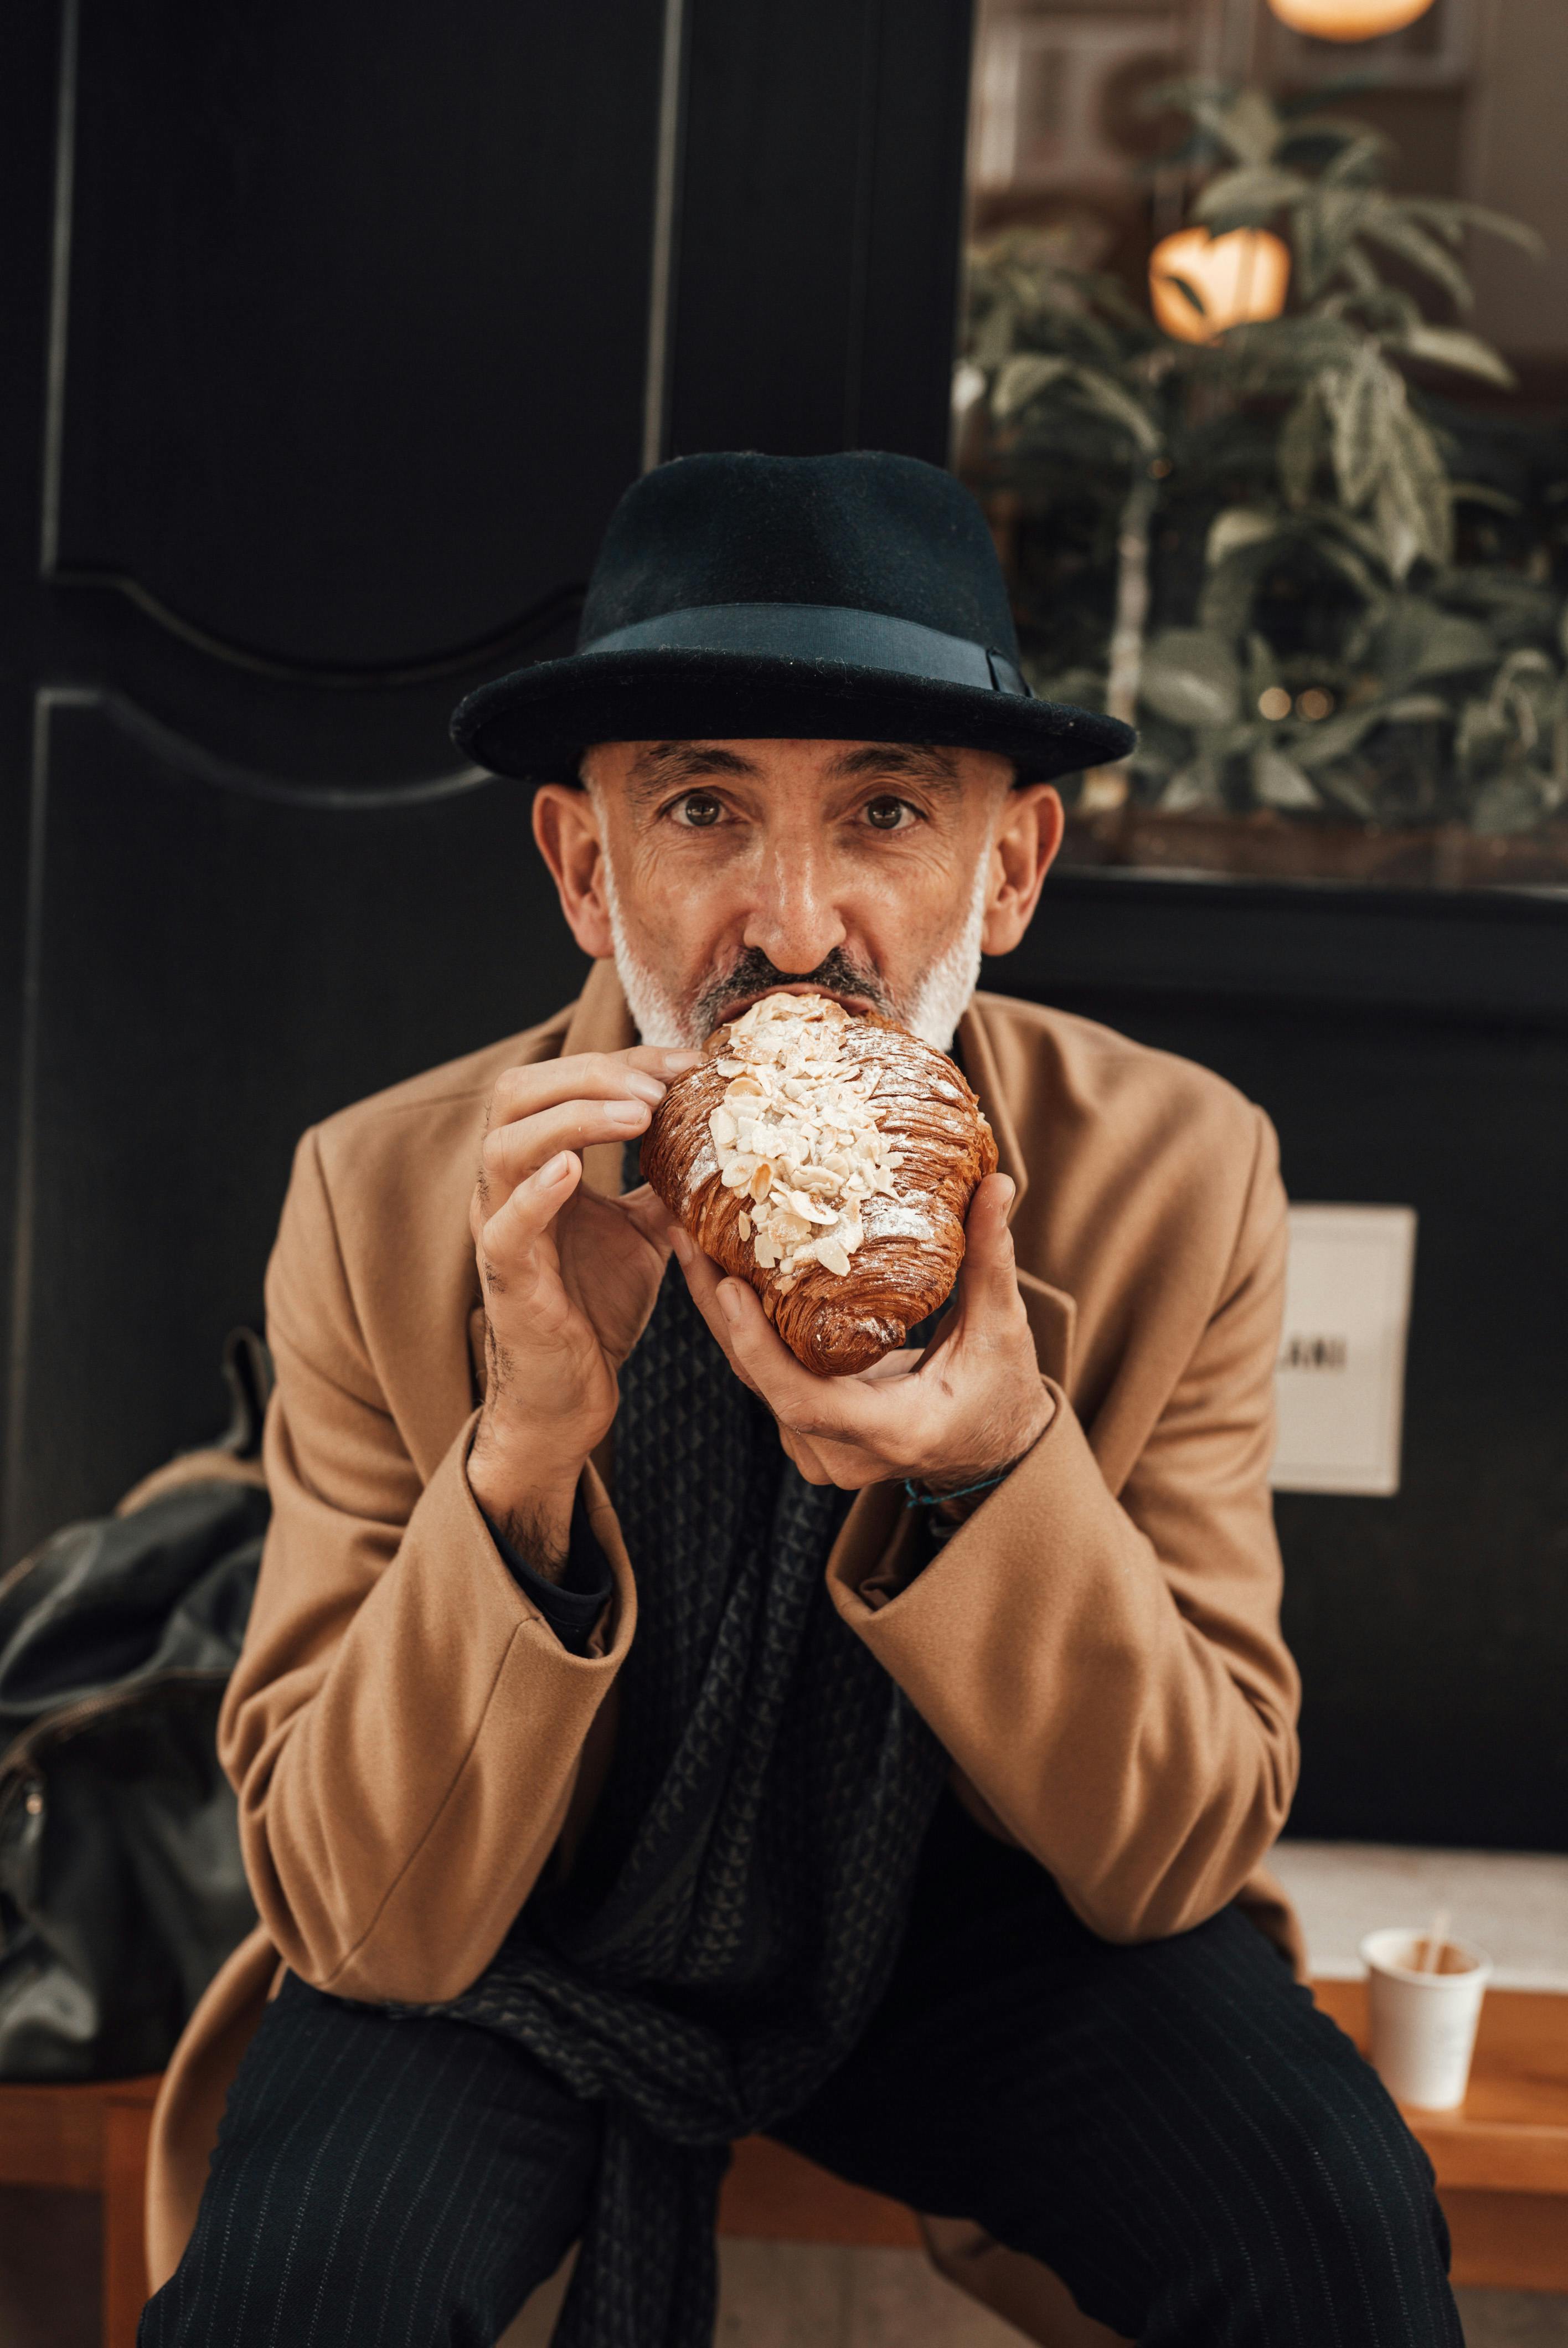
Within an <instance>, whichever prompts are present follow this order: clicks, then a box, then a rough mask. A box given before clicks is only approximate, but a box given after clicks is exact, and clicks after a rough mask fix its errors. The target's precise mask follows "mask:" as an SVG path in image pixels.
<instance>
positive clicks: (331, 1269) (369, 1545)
mask: <svg viewBox="0 0 1568 2348" xmlns="http://www.w3.org/2000/svg"><path fill="white" fill-rule="evenodd" d="M267 1334H268V1338H269V1341H270V1343H271V1345H272V1353H273V1356H274V1358H275V1361H276V1364H277V1373H278V1383H277V1391H276V1394H275V1395H274V1397H273V1401H272V1407H271V1411H270V1414H269V1417H268V1424H267V1437H266V1467H267V1480H268V1483H269V1485H270V1487H271V1489H272V1505H273V1514H272V1526H271V1529H270V1531H269V1534H268V1538H267V1544H266V1550H265V1553H264V1555H263V1558H262V1562H261V1578H260V1581H259V1583H258V1587H257V1592H256V1602H255V1608H254V1611H253V1613H252V1616H251V1624H250V1629H249V1632H248V1633H247V1636H246V1641H245V1646H244V1652H243V1653H242V1654H241V1658H240V1662H239V1664H238V1666H237V1668H236V1670H235V1673H234V1675H233V1678H232V1680H231V1683H230V1685H229V1689H228V1693H227V1695H226V1698H225V1702H224V1705H223V1711H222V1715H221V1718H220V1724H219V1749H220V1756H221V1758H222V1762H223V1766H224V1767H225V1768H226V1769H227V1771H228V1773H229V1775H230V1776H231V1779H232V1781H233V1783H234V1786H235V1787H236V1789H237V1791H238V1794H239V1797H240V1826H241V1839H242V1843H243V1847H244V1853H245V1863H246V1869H247V1872H248V1874H249V1877H250V1881H251V1890H252V1893H253V1895H254V1897H255V1900H256V1904H257V1907H258V1908H259V1910H261V1917H262V1920H263V1921H264V1922H265V1923H266V1925H267V1927H268V1929H269V1931H271V1933H272V1939H273V1941H275V1943H276V1945H277V1947H278V1950H279V1952H281V1954H282V1957H283V1958H284V1960H285V1961H286V1962H287V1963H288V1964H289V1965H290V1966H291V1968H292V1970H293V1971H294V1972H298V1973H300V1974H301V1975H302V1977H303V1978H304V1979H305V1980H306V1981H308V1982H313V1983H314V1984H315V1985H316V1986H317V1987H319V1988H322V1989H328V1990H333V1991H335V1992H336V1993H339V1994H340V1995H343V1996H346V1997H358V1998H365V1999H372V2000H399V1999H405V2000H408V2001H411V2002H425V2001H433V2000H437V1999H444V1998H447V1997H453V1996H456V1994H457V1993H458V1992H459V1991H461V1990H462V1989H464V1988H466V1985H467V1984H468V1982H470V1981H472V1980H473V1979H474V1977H475V1976H476V1975H477V1973H479V1972H482V1971H483V1969H484V1967H485V1965H486V1964H487V1962H489V1959H490V1957H491V1956H492V1955H493V1954H494V1952H495V1950H496V1949H497V1946H498V1945H499V1943H500V1941H501V1939H502V1936H503V1935H504V1933H505V1931H506V1930H507V1925H508V1924H509V1923H510V1922H511V1920H512V1918H513V1916H514V1915H515V1914H516V1912H517V1910H518V1907H519V1906H520V1904H521V1903H522V1901H523V1900H524V1899H525V1898H526V1897H527V1894H528V1890H530V1888H531V1887H532V1885H533V1883H534V1881H535V1879H536V1878H537V1877H538V1873H539V1870H540V1869H541V1868H542V1866H543V1864H544V1861H545V1859H546V1858H547V1857H548V1853H549V1851H550V1849H551V1848H552V1846H553V1844H554V1843H555V1840H556V1838H557V1836H558V1835H559V1831H560V1829H561V1826H562V1824H563V1822H564V1820H565V1818H566V1814H567V1811H568V1808H569V1804H570V1801H571V1797H572V1792H573V1787H574V1785H575V1782H576V1777H577V1774H578V1769H579V1760H580V1756H581V1753H582V1748H583V1742H584V1739H585V1737H586V1735H587V1734H588V1732H589V1726H590V1725H591V1723H592V1721H593V1719H594V1716H595V1715H596V1713H597V1712H598V1710H599V1707H600V1704H601V1702H602V1700H603V1698H604V1695H605V1694H606V1692H607V1690H608V1689H609V1687H610V1684H611V1682H612V1681H613V1679H614V1677H615V1674H616V1673H617V1671H618V1670H619V1668H620V1662H621V1659H622V1657H623V1656H624V1654H625V1653H626V1649H627V1646H628V1645H629V1643H630V1637H631V1632H632V1629H633V1626H634V1617H635V1600H634V1598H633V1595H632V1591H631V1585H630V1570H629V1569H628V1566H627V1562H626V1553H625V1550H624V1548H623V1546H622V1544H621V1541H620V1533H619V1529H617V1527H616V1525H615V1520H614V1517H613V1513H612V1511H611V1510H610V1507H609V1504H608V1501H607V1500H606V1499H605V1497H604V1493H603V1488H602V1487H601V1486H600V1484H599V1482H598V1479H597V1478H594V1477H593V1476H592V1474H591V1470H590V1471H589V1475H588V1478H587V1483H588V1490H587V1494H586V1498H587V1501H588V1507H589V1516H590V1519H591V1521H592V1523H593V1529H594V1531H595V1532H596V1534H597V1535H598V1537H599V1540H600V1545H601V1547H602V1548H603V1549H604V1550H605V1552H606V1554H607V1556H608V1557H609V1558H610V1563H611V1567H612V1569H613V1570H614V1574H615V1580H616V1586H617V1601H616V1603H615V1605H614V1607H613V1608H612V1612H611V1617H610V1620H611V1622H612V1624H613V1634H612V1636H610V1639H609V1642H608V1647H607V1652H605V1653H602V1654H597V1655H595V1654H589V1655H584V1656H578V1655H574V1654H571V1653H569V1652H568V1650H567V1649H566V1648H565V1647H564V1646H563V1645H562V1644H561V1643H560V1641H559V1639H558V1638H557V1637H556V1635H555V1633H554V1632H553V1631H551V1630H550V1629H549V1628H548V1625H547V1624H546V1623H545V1622H543V1621H542V1620H541V1619H540V1617H539V1615H538V1612H537V1611H536V1610H535V1609H534V1608H533V1607H532V1606H531V1605H530V1604H529V1603H528V1600H527V1598H526V1596H525V1595H524V1593H523V1591H521V1590H520V1589H519V1587H518V1582H517V1581H516V1580H515V1579H514V1577H513V1576H512V1575H511V1574H510V1573H509V1572H508V1571H507V1568H506V1566H505V1565H504V1563H503V1562H502V1560H501V1559H500V1557H499V1556H498V1555H497V1550H496V1546H495V1543H494V1541H493V1540H491V1538H490V1535H489V1531H488V1529H487V1525H486V1523H485V1520H484V1518H483V1516H482V1515H481V1513H480V1511H479V1509H478V1507H477V1503H476V1501H475V1499H474V1497H473V1495H472V1493H471V1492H470V1490H469V1488H468V1480H467V1474H466V1459H467V1452H468V1445H469V1441H470V1439H471V1437H472V1433H473V1421H472V1420H470V1421H469V1423H468V1424H467V1425H466V1426H465V1427H464V1428H463V1429H462V1431H461V1433H460V1434H459V1435H458V1437H457V1438H456V1440H455V1442H454V1443H453V1445H452V1447H451V1448H450V1450H449V1451H448V1452H447V1453H446V1457H445V1458H444V1459H442V1460H441V1462H440V1464H439V1465H438V1466H437V1468H436V1470H435V1472H434V1473H433V1474H432V1476H431V1477H430V1479H429V1481H428V1483H426V1484H425V1485H424V1486H423V1488H422V1487H421V1483H420V1478H419V1476H418V1474H417V1472H416V1471H415V1466H414V1463H413V1461H412V1459H411V1458H410V1457H409V1455H408V1452H407V1450H406V1448H405V1446H404V1443H403V1441H402V1438H401V1437H400V1436H399V1433H398V1430H397V1427H396V1426H395V1423H394V1421H393V1418H392V1416H391V1415H390V1413H389V1411H388V1409H387V1407H386V1404H385V1401H384V1396H383V1395H382V1394H381V1392H380V1390H379V1388H378V1386H377V1383H376V1379H375V1376H374V1372H373V1370H372V1367H371V1364H370V1361H369V1358H368V1355H367V1352H366V1348H365V1345H364V1338H363V1334H362V1333H361V1330H360V1327H359V1324H358V1320H357V1316H356V1314H355V1312H354V1304H353V1300H352V1296H351V1293H350V1289H349V1283H348V1281H347V1279H346V1277H345V1275H344V1272H343V1262H342V1258H341V1255H340V1252H339V1249H338V1242H337V1236H336V1231H335V1228H334V1224H333V1213H332V1205H331V1200H330V1198H329V1195H328V1190H327V1185H326V1181H325V1178H324V1175H323V1169H322V1163H321V1156H320V1151H319V1148H318V1146H317V1142H316V1139H315V1137H314V1136H313V1134H307V1135H306V1136H305V1138H304V1139H303V1141H302V1143H301V1145H300V1148H299V1152H298V1154H297V1156H296V1159H295V1161H294V1173H293V1179H292V1183H291V1185H290V1189H289V1194H288V1198H287V1200H286V1201H285V1204H284V1209H283V1217H282V1226H281V1229H280V1231H279V1235H278V1242H277V1246H276V1248H275V1250H274V1251H273V1255H272V1262H271V1265H270V1266H269V1269H268V1275H267Z"/></svg>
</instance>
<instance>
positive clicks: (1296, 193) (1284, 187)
mask: <svg viewBox="0 0 1568 2348" xmlns="http://www.w3.org/2000/svg"><path fill="white" fill-rule="evenodd" d="M1310 193H1311V181H1310V180H1304V179H1303V178H1302V177H1301V175H1300V173H1299V172H1296V171H1281V170H1278V169H1277V168H1276V166H1275V165H1273V164H1270V163H1251V164H1246V165H1244V166H1243V168H1242V169H1241V170H1235V171H1222V172H1221V173H1220V175H1219V177H1218V179H1217V180H1210V181H1209V184H1208V186H1207V187H1206V188H1205V189H1204V191H1203V193H1202V195H1201V196H1200V197H1199V198H1198V200H1197V202H1196V203H1195V204H1194V206H1193V211H1192V216H1193V218H1194V220H1200V221H1207V222H1209V224H1210V225H1211V226H1212V227H1213V228H1214V231H1215V232H1216V234H1223V233H1224V232H1225V230H1227V229H1233V228H1262V227H1263V225H1264V224H1265V222H1266V221H1267V220H1268V219H1269V218H1270V217H1271V216H1272V215H1273V214H1274V213H1275V212H1276V211H1278V210H1279V208H1280V206H1281V205H1282V204H1293V203H1296V202H1297V201H1300V199H1301V198H1302V197H1304V196H1307V195H1309V194H1310Z"/></svg>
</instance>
